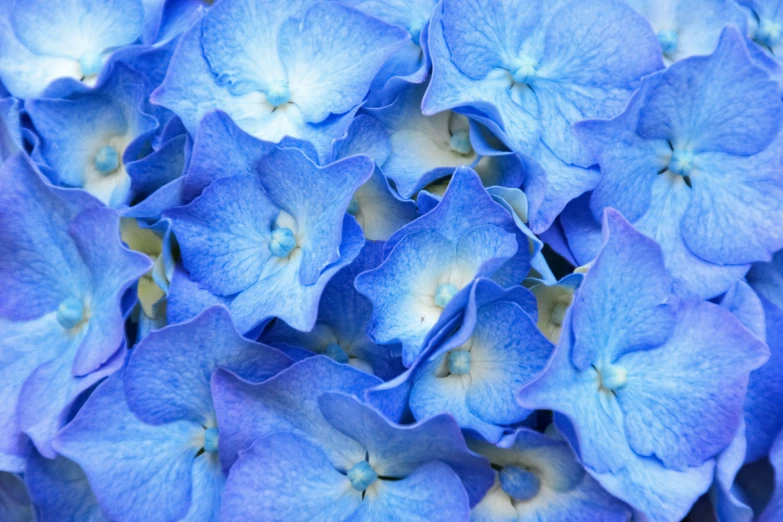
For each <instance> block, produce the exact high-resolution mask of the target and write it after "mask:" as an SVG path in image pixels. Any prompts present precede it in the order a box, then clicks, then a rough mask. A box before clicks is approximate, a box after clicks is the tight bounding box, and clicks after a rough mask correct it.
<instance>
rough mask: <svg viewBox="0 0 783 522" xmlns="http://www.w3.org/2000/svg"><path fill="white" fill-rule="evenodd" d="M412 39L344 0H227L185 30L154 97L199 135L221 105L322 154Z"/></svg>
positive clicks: (252, 128)
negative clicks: (390, 59) (206, 117)
mask: <svg viewBox="0 0 783 522" xmlns="http://www.w3.org/2000/svg"><path fill="white" fill-rule="evenodd" d="M310 4H312V5H310ZM259 27H263V28H265V30H264V31H259V30H258V28H259ZM407 40H408V33H407V32H406V31H404V30H402V29H401V28H399V27H395V26H391V25H388V24H386V23H384V22H382V21H380V20H378V19H376V18H371V17H368V16H366V15H364V14H362V13H360V12H359V11H356V10H354V9H351V8H348V7H345V6H343V5H341V4H339V3H337V2H309V1H298V2H288V1H287V0H273V1H269V2H267V1H264V2H262V1H258V0H250V1H245V0H229V1H227V2H220V3H218V4H216V5H215V6H213V7H212V8H210V9H209V11H208V12H207V14H206V15H205V16H204V18H203V19H202V20H201V21H199V22H197V23H195V24H194V25H193V26H192V27H191V28H190V29H189V30H188V31H187V32H185V34H184V35H183V36H182V38H181V40H180V43H179V45H178V47H177V50H176V51H175V53H174V56H173V57H172V60H171V65H170V67H169V70H168V73H167V75H166V79H165V80H164V82H163V84H162V85H161V86H160V87H159V88H158V89H157V90H156V91H155V93H154V94H153V98H152V99H153V101H155V103H158V104H161V105H163V106H165V107H167V108H169V109H171V110H172V111H174V112H175V113H176V114H177V115H178V116H179V117H180V118H182V121H183V122H184V124H185V127H186V128H187V129H188V131H189V132H190V133H191V134H195V132H196V128H197V126H198V122H199V121H200V120H201V118H202V117H203V116H204V115H205V114H206V113H207V112H208V111H210V110H212V109H221V110H223V111H225V112H227V113H228V114H229V115H230V116H231V117H232V118H233V119H234V121H236V122H237V124H238V125H239V127H240V128H242V129H243V130H245V131H247V132H248V133H250V134H252V135H253V136H255V137H258V138H261V139H264V140H267V141H272V142H279V141H280V140H281V139H282V138H283V137H284V136H291V137H294V138H301V139H304V140H309V141H311V142H312V143H313V146H314V147H315V149H316V150H317V151H318V155H319V157H321V158H323V157H325V156H327V155H328V154H329V151H330V148H331V144H332V141H333V140H334V139H336V138H339V137H341V136H342V135H343V134H344V133H345V129H346V128H347V126H348V125H349V124H350V121H351V118H352V117H353V114H354V113H355V111H356V109H357V108H358V105H359V103H360V102H361V101H362V100H363V99H364V97H365V95H366V94H367V91H368V89H369V87H370V82H371V81H372V79H373V77H374V76H375V74H376V72H377V71H378V69H379V68H380V67H381V65H382V64H383V63H384V62H385V61H386V59H387V58H388V57H389V56H391V55H392V54H393V53H394V52H396V51H397V50H398V49H399V48H400V47H401V46H403V45H404V44H405V42H406V41H407Z"/></svg>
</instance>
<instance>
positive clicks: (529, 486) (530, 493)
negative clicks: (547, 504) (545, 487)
mask: <svg viewBox="0 0 783 522" xmlns="http://www.w3.org/2000/svg"><path fill="white" fill-rule="evenodd" d="M500 486H501V487H502V488H503V491H505V492H506V493H507V494H508V495H509V496H510V497H511V498H513V499H514V500H518V501H520V502H526V501H528V500H530V499H532V498H533V497H535V496H536V495H537V494H538V491H539V489H541V480H540V479H539V478H538V475H536V474H535V473H533V472H532V471H529V470H527V469H524V468H520V467H517V466H506V467H504V468H503V469H502V470H500Z"/></svg>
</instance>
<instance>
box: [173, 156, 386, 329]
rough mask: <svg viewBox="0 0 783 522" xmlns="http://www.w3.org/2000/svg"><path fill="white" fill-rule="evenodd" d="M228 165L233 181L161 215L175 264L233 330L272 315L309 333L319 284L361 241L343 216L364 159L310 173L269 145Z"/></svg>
mask: <svg viewBox="0 0 783 522" xmlns="http://www.w3.org/2000/svg"><path fill="white" fill-rule="evenodd" d="M237 156H239V155H237ZM247 160H248V161H249V160H250V158H247ZM231 167H232V169H234V172H235V174H236V175H234V176H232V177H225V178H221V179H218V180H216V181H213V182H212V183H211V184H210V185H209V186H208V187H207V188H206V189H205V190H204V192H203V193H202V194H201V195H200V196H199V197H198V198H196V199H195V200H193V201H192V202H191V203H190V204H188V205H187V206H184V207H180V208H176V209H172V210H169V211H167V212H166V213H165V214H164V215H165V216H166V217H167V218H168V219H170V220H171V222H172V230H173V231H174V234H175V236H176V237H177V241H178V243H179V246H180V251H181V254H182V262H183V264H184V266H185V268H186V269H187V270H188V272H189V273H190V277H191V278H192V279H193V280H195V281H197V282H198V283H199V285H200V286H201V287H202V288H204V289H206V290H209V291H210V292H211V293H212V294H214V295H216V296H222V297H226V298H229V299H230V304H228V307H229V309H230V310H231V315H232V317H233V318H234V321H235V322H236V324H237V327H238V328H239V330H240V331H242V332H243V333H244V332H249V331H250V330H252V329H253V328H255V327H257V326H259V325H261V324H262V323H264V321H267V320H269V319H271V318H272V317H279V318H281V319H283V320H284V321H285V322H286V323H288V324H289V325H290V326H292V327H294V328H296V329H298V330H303V331H306V330H310V329H311V328H312V327H313V325H314V324H315V321H316V315H317V311H318V299H319V297H320V295H321V292H322V291H323V288H324V286H325V285H326V283H327V282H328V281H329V279H330V278H331V277H332V276H333V275H334V274H335V273H336V272H337V271H338V270H339V269H340V268H342V267H343V266H346V265H347V264H349V263H350V262H351V261H352V260H353V259H354V258H355V257H356V255H358V253H359V251H360V250H361V247H362V245H363V244H364V238H363V237H362V233H361V229H360V228H359V227H358V225H357V224H356V221H355V220H354V218H353V217H351V216H347V215H346V210H347V208H348V205H349V203H350V200H351V197H352V195H353V193H354V191H355V190H356V189H357V188H359V186H360V185H361V184H362V183H364V182H365V181H366V180H367V179H368V178H369V177H370V175H371V174H372V169H373V165H372V162H371V161H370V160H369V158H367V157H366V156H354V157H351V158H346V159H344V160H341V161H338V162H335V163H333V164H331V165H328V166H326V167H318V166H317V165H315V164H313V163H312V162H311V161H310V160H309V159H307V158H306V157H305V156H304V154H303V153H301V152H300V151H299V150H297V149H283V148H278V149H276V150H274V151H273V152H271V153H270V154H268V155H267V156H263V157H261V158H260V159H259V160H258V161H257V162H255V163H246V164H244V165H243V164H238V165H237V164H232V165H231ZM173 291H174V290H173V289H172V292H173Z"/></svg>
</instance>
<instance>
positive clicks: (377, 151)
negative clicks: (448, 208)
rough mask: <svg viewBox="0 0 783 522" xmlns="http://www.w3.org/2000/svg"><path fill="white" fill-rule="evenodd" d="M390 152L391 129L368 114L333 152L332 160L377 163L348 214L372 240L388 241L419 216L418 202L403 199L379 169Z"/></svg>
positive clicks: (353, 124) (353, 198) (355, 196)
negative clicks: (357, 158)
mask: <svg viewBox="0 0 783 522" xmlns="http://www.w3.org/2000/svg"><path fill="white" fill-rule="evenodd" d="M390 152H391V146H390V144H389V134H388V130H387V129H386V127H385V126H384V125H383V124H382V123H381V122H380V121H378V120H376V119H374V118H371V117H369V116H367V115H365V114H360V115H359V116H357V117H356V118H355V119H354V120H353V121H352V122H351V125H350V126H349V127H348V131H347V132H346V136H345V138H344V139H342V140H339V141H337V142H336V143H335V146H334V150H333V157H332V160H333V161H336V160H338V159H342V158H346V157H349V156H353V155H355V154H364V155H366V156H370V157H371V158H372V159H373V161H375V169H374V170H373V174H372V176H371V177H370V179H369V180H367V182H365V183H364V185H362V186H361V187H359V188H358V189H356V192H354V194H353V197H352V198H351V203H350V204H349V205H348V213H349V214H351V215H352V216H353V217H355V218H356V222H357V223H359V226H361V227H362V231H363V232H364V237H365V238H367V239H368V240H370V241H386V240H387V239H389V238H390V237H391V236H392V234H394V233H395V232H397V230H399V229H400V228H401V227H403V226H404V225H407V224H408V223H410V222H411V221H413V220H414V219H416V217H418V211H417V210H416V203H415V202H414V201H411V200H408V199H405V198H401V197H400V196H399V195H398V194H397V191H396V190H394V189H393V188H392V187H391V186H390V185H389V180H388V179H386V176H384V173H383V172H381V170H380V169H379V168H378V166H379V165H380V164H382V163H383V162H384V161H386V158H388V157H389V154H390Z"/></svg>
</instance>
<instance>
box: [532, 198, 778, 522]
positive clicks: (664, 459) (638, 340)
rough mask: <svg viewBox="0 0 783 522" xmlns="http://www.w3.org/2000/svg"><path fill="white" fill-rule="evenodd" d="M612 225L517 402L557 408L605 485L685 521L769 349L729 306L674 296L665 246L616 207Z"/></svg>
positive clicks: (654, 513) (649, 511)
mask: <svg viewBox="0 0 783 522" xmlns="http://www.w3.org/2000/svg"><path fill="white" fill-rule="evenodd" d="M604 229H605V233H606V234H607V238H606V242H605V245H604V247H603V250H602V251H601V253H600V255H599V256H598V258H597V259H596V261H595V262H594V263H593V264H592V266H591V267H590V269H589V271H588V272H587V275H586V276H585V279H584V281H583V283H582V285H581V287H580V289H579V292H578V294H577V296H576V299H575V301H574V304H573V307H572V309H571V310H570V311H569V312H568V313H567V314H566V321H565V325H564V328H563V332H564V334H563V336H562V337H561V340H560V343H559V344H558V348H557V350H556V351H555V355H554V356H553V358H552V360H551V361H550V363H549V365H548V367H547V369H546V370H545V371H544V373H543V374H542V375H541V377H539V378H538V379H537V380H536V381H534V382H533V383H532V384H530V385H529V386H527V387H525V388H524V389H523V390H522V391H521V392H520V395H519V397H518V400H519V402H520V404H521V405H522V406H524V407H527V408H543V409H552V410H554V411H556V412H558V414H559V415H560V416H561V417H562V420H561V421H560V422H559V423H558V428H559V429H560V431H561V432H562V433H563V434H564V435H565V436H566V437H567V438H568V439H569V441H570V442H571V444H572V446H574V447H575V448H576V449H577V452H578V454H579V456H580V459H581V461H582V462H583V463H584V465H585V466H586V467H587V469H588V471H589V472H590V473H591V474H592V475H593V476H594V477H595V478H596V479H597V480H598V481H599V482H600V483H601V484H602V486H603V487H604V488H605V489H607V491H609V492H610V493H612V494H613V495H615V496H616V497H618V498H620V499H622V500H624V501H625V502H627V503H629V504H630V505H631V506H633V507H634V509H636V510H638V511H640V512H641V513H643V514H644V515H646V516H647V517H650V518H651V519H654V520H655V519H661V520H673V519H680V518H682V517H683V516H684V515H685V514H686V513H687V511H688V509H689V508H690V506H691V505H692V504H693V502H695V500H696V499H697V498H698V497H699V496H700V495H701V494H702V493H703V492H704V491H706V489H707V488H708V487H709V484H710V483H711V482H712V476H713V469H714V460H711V459H712V458H714V457H715V456H716V455H717V454H718V453H719V452H720V451H722V450H723V449H724V448H725V447H726V446H727V445H728V444H729V443H730V442H731V440H732V439H733V438H734V435H735V434H736V432H737V429H738V428H739V425H740V422H741V420H742V409H743V401H744V396H745V391H746V389H747V383H748V375H749V374H750V372H751V371H752V370H754V369H756V368H758V367H759V366H761V365H762V364H763V363H764V362H765V361H766V359H767V357H768V356H769V351H768V349H767V347H766V346H765V344H764V343H763V342H762V341H761V340H759V339H758V338H757V337H756V336H754V335H753V334H752V333H751V332H750V331H748V330H747V329H746V328H745V327H744V326H743V325H742V324H741V323H740V322H739V321H738V320H737V319H736V318H735V317H734V316H733V315H732V314H731V312H729V311H727V310H725V309H724V308H721V307H720V306H718V305H715V304H712V303H708V302H697V301H687V300H684V301H681V300H679V299H678V298H676V297H674V296H673V294H672V286H673V280H672V277H671V275H670V274H669V273H668V272H667V270H666V269H665V267H664V262H663V256H662V254H661V250H660V247H659V246H658V245H657V244H656V243H655V242H654V241H652V240H651V239H649V238H647V237H645V236H643V235H641V234H640V233H638V232H636V231H635V230H634V229H633V228H632V227H631V225H630V224H629V223H628V222H627V221H626V220H625V219H624V218H623V217H622V216H620V215H619V214H618V213H617V212H616V211H611V210H610V211H607V212H606V214H605V219H604ZM556 422H558V420H557V418H556Z"/></svg>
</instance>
